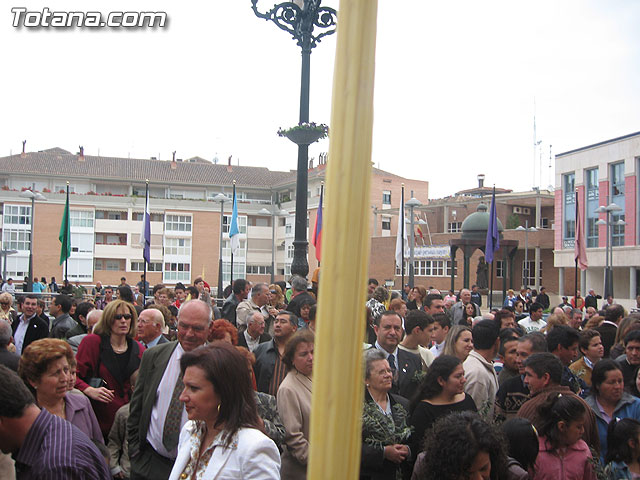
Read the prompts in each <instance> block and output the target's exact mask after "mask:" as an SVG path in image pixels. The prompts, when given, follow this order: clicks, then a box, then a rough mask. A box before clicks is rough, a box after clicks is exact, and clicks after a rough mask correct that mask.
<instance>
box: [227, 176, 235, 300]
mask: <svg viewBox="0 0 640 480" xmlns="http://www.w3.org/2000/svg"><path fill="white" fill-rule="evenodd" d="M232 205H236V181H235V180H234V181H233V204H232ZM231 216H232V217H233V213H232V215H231ZM229 233H231V224H229ZM229 249H230V250H231V274H230V276H229V285H231V288H233V248H232V247H231V236H229Z"/></svg>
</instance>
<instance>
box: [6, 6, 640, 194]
mask: <svg viewBox="0 0 640 480" xmlns="http://www.w3.org/2000/svg"><path fill="white" fill-rule="evenodd" d="M273 4H274V2H273V0H260V1H259V2H258V5H259V8H260V9H261V10H262V11H264V10H266V9H268V8H269V7H271V6H272V5H273ZM323 5H328V6H332V7H335V8H338V5H339V2H338V1H337V0H325V1H324V2H323ZM12 6H25V7H27V8H28V9H29V10H41V9H42V7H44V6H49V8H50V9H52V10H54V9H55V10H84V11H86V10H101V11H102V12H103V13H105V14H106V13H107V12H109V11H112V10H141V11H166V12H167V14H168V17H169V26H168V28H164V29H156V30H152V29H139V30H127V31H125V30H124V29H96V30H91V29H68V30H56V29H46V28H41V29H38V30H32V29H25V28H22V29H15V28H13V27H12V26H11V24H12V21H13V14H12V13H11V11H10V9H11V7H12ZM638 18H640V2H637V1H634V0H620V1H616V0H611V1H607V2H604V1H600V2H596V1H578V0H562V1H557V0H551V1H549V0H542V1H540V0H537V1H513V0H510V1H490V2H478V1H477V0H461V1H457V2H441V1H439V2H435V1H427V0H405V1H402V2H398V1H390V0H382V1H380V2H379V12H378V37H377V65H376V88H375V120H374V141H373V161H374V162H375V164H376V166H379V167H380V168H382V169H383V170H388V171H390V172H392V173H396V174H399V175H403V176H407V177H410V178H418V179H422V180H427V181H429V182H430V197H432V198H438V197H442V196H445V195H450V194H452V193H454V192H455V191H457V190H461V189H465V188H471V187H473V186H475V185H476V175H477V174H478V173H484V174H485V175H486V177H487V179H486V183H487V184H488V185H492V184H493V183H495V184H496V185H497V186H499V187H505V188H512V189H514V190H524V189H529V188H531V186H532V185H534V168H533V158H534V151H533V115H534V98H535V103H536V109H537V138H538V140H541V141H542V142H541V144H540V150H541V152H542V162H541V163H542V175H540V168H539V166H538V161H536V173H535V184H537V185H541V186H542V187H546V186H547V185H548V184H549V181H550V180H551V181H553V179H552V177H550V176H549V172H550V170H549V145H550V144H552V145H553V148H552V151H553V153H560V152H563V151H566V150H570V149H573V148H576V147H581V146H585V145H588V144H591V143H596V142H598V141H602V140H605V139H609V138H613V137H617V136H620V135H625V134H628V133H632V132H635V131H638V130H640V121H639V112H640V96H639V95H638V85H640V75H639V73H640V36H639V35H638V33H637V21H638ZM0 22H1V25H0V45H2V56H3V62H2V63H3V68H2V70H3V74H2V76H1V77H0V85H1V86H2V89H1V90H0V95H1V101H0V105H1V106H2V109H1V110H2V115H0V154H1V155H8V154H9V152H10V151H13V152H14V153H17V152H19V151H20V149H21V141H22V140H24V139H26V140H27V149H28V150H41V149H45V148H51V147H54V146H58V147H62V148H65V149H67V150H70V151H72V152H76V151H77V149H78V145H83V146H84V147H85V153H86V154H89V155H97V154H98V152H99V153H100V154H101V155H110V156H122V157H126V156H131V157H138V158H148V157H151V156H160V158H162V159H169V158H170V157H171V152H172V151H174V150H176V151H177V156H178V157H179V158H188V157H191V156H195V155H199V156H201V157H204V158H206V159H209V160H211V159H213V158H214V156H216V155H217V156H218V158H219V159H220V161H222V162H226V161H227V158H228V156H229V155H233V162H234V163H237V161H238V160H239V161H240V164H241V165H252V166H267V167H268V168H271V169H276V170H289V169H294V168H295V167H296V158H297V151H296V148H295V146H294V145H293V144H292V143H290V142H289V141H288V140H286V139H283V138H280V137H278V136H277V135H276V131H277V129H278V127H281V126H282V127H288V126H293V125H295V124H296V123H297V121H298V108H299V93H300V49H299V47H297V46H296V44H295V41H294V40H293V39H292V38H291V37H290V36H289V35H288V34H287V33H286V32H284V31H282V30H280V29H278V28H277V27H276V26H275V25H274V24H273V23H271V22H267V21H265V20H262V19H259V18H257V17H256V16H255V15H254V14H253V12H252V10H251V2H250V0H227V1H222V0H215V1H208V2H194V1H188V0H184V1H181V2H176V1H164V0H154V1H141V0H129V1H127V2H118V1H109V2H106V1H102V0H97V1H94V2H86V1H75V2H74V1H66V0H56V1H55V2H39V1H25V2H22V3H21V4H17V3H15V2H10V3H7V2H5V3H4V6H3V7H2V11H1V13H0ZM335 40H336V36H335V35H333V36H330V37H326V38H325V39H323V41H322V42H321V43H320V44H319V45H318V46H317V47H316V48H315V49H314V51H313V53H312V55H311V75H312V81H311V108H310V112H311V114H310V117H311V120H313V121H316V122H324V123H330V115H331V112H330V103H331V89H332V78H333V60H334V54H335ZM326 150H328V141H327V140H324V141H321V142H320V143H318V144H315V145H313V146H312V147H311V149H310V152H311V153H310V155H311V156H315V157H316V158H317V156H318V154H319V153H320V152H323V151H326ZM330 161H331V159H330Z"/></svg>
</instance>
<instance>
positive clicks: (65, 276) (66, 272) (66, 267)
mask: <svg viewBox="0 0 640 480" xmlns="http://www.w3.org/2000/svg"><path fill="white" fill-rule="evenodd" d="M67 205H69V182H68V181H67ZM32 215H33V213H32ZM67 221H69V219H68V220H67ZM69 242H71V238H69ZM68 260H69V256H68V255H67V258H65V259H64V279H65V280H66V281H67V283H69V279H68V277H67V275H68V272H69V268H68V265H69V263H68Z"/></svg>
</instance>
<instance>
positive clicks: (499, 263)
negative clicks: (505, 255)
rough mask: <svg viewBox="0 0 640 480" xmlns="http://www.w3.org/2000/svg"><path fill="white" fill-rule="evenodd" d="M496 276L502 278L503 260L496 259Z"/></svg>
mask: <svg viewBox="0 0 640 480" xmlns="http://www.w3.org/2000/svg"><path fill="white" fill-rule="evenodd" d="M496 277H497V278H504V260H496Z"/></svg>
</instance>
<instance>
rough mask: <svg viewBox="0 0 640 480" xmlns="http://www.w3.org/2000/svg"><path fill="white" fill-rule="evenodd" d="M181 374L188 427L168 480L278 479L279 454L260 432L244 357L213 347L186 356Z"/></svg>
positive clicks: (229, 349)
mask: <svg viewBox="0 0 640 480" xmlns="http://www.w3.org/2000/svg"><path fill="white" fill-rule="evenodd" d="M180 369H181V371H182V374H183V383H184V390H183V391H182V394H181V395H180V401H181V402H183V403H184V405H185V408H186V410H187V415H188V417H189V421H188V422H187V423H186V424H185V425H184V427H183V428H182V431H181V433H180V442H179V444H178V456H177V458H176V462H175V464H174V466H173V469H172V470H171V475H170V477H169V480H179V479H189V480H212V479H220V480H222V479H232V478H233V479H236V478H237V479H239V478H242V479H260V480H263V479H264V480H271V479H279V478H280V453H279V452H278V448H277V447H276V445H275V443H273V441H272V440H271V439H269V437H267V436H266V435H265V434H264V433H263V432H262V421H261V420H260V418H259V417H258V413H257V409H256V402H255V398H254V393H253V389H252V387H251V379H250V377H249V372H248V371H247V368H246V361H245V360H244V357H242V355H241V354H240V353H239V352H237V351H236V350H235V348H234V347H233V346H231V345H229V344H227V343H225V342H213V343H212V344H209V345H206V346H202V347H200V348H197V349H196V350H194V351H192V352H187V353H185V354H184V355H183V356H182V358H181V359H180ZM165 424H166V422H165ZM165 428H166V426H165Z"/></svg>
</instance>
